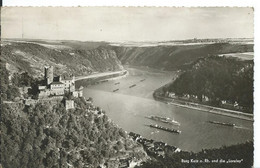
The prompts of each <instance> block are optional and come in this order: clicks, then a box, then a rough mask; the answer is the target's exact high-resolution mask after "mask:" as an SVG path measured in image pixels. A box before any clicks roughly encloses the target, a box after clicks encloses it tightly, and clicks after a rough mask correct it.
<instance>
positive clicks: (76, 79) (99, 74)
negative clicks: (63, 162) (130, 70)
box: [75, 70, 127, 81]
mask: <svg viewBox="0 0 260 168" xmlns="http://www.w3.org/2000/svg"><path fill="white" fill-rule="evenodd" d="M126 74H127V70H121V71H114V72H103V73H96V74H91V75H87V76H78V77H75V81H79V80H83V79H94V78H95V79H96V78H102V77H107V76H113V75H118V76H123V75H126ZM118 76H117V77H118ZM111 78H115V77H111Z"/></svg>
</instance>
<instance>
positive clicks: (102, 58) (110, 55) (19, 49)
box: [1, 41, 123, 76]
mask: <svg viewBox="0 0 260 168" xmlns="http://www.w3.org/2000/svg"><path fill="white" fill-rule="evenodd" d="M102 44H103V43H100V44H99V43H98V44H96V43H92V45H90V44H89V43H79V42H55V43H47V42H42V41H41V42H25V41H2V42H1V57H2V59H3V60H4V61H6V62H7V63H8V65H7V69H8V70H9V71H10V72H11V74H12V73H14V72H17V71H20V72H21V71H27V72H29V73H30V74H32V75H34V76H39V75H40V74H41V75H43V67H44V66H45V65H53V66H54V67H55V68H56V69H55V72H56V73H57V74H63V73H72V74H75V75H76V76H79V75H86V74H89V73H92V72H104V71H114V70H120V69H123V67H122V65H121V62H120V61H119V60H118V58H117V55H116V53H115V51H113V50H111V49H109V48H105V47H104V45H102ZM86 46H88V47H86Z"/></svg>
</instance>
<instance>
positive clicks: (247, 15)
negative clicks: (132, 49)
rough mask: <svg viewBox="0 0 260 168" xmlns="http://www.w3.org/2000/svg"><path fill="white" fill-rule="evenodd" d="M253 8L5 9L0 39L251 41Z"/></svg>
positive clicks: (3, 9) (3, 10)
mask: <svg viewBox="0 0 260 168" xmlns="http://www.w3.org/2000/svg"><path fill="white" fill-rule="evenodd" d="M253 18H254V11H253V8H246V7H240V8H230V7H227V8H223V7H222V8H220V7H219V8H212V7H211V8H209V7H208V8H187V7H186V8H185V7H183V8H175V7H145V8H141V7H139V8H138V7H128V8H127V7H67V8H65V7H4V8H2V16H1V25H2V37H3V38H22V37H23V38H29V39H52V40H80V41H168V40H180V39H191V38H253V34H254V33H253Z"/></svg>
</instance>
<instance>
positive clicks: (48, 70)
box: [44, 66, 53, 85]
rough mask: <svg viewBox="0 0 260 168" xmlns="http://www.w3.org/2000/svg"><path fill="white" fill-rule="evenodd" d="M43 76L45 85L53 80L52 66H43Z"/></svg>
mask: <svg viewBox="0 0 260 168" xmlns="http://www.w3.org/2000/svg"><path fill="white" fill-rule="evenodd" d="M44 73H45V74H44V78H45V81H46V83H47V85H49V84H51V83H52V82H53V66H45V67H44Z"/></svg>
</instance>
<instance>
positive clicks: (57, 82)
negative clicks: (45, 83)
mask: <svg viewBox="0 0 260 168" xmlns="http://www.w3.org/2000/svg"><path fill="white" fill-rule="evenodd" d="M53 84H64V83H62V82H52V83H51V85H53Z"/></svg>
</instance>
